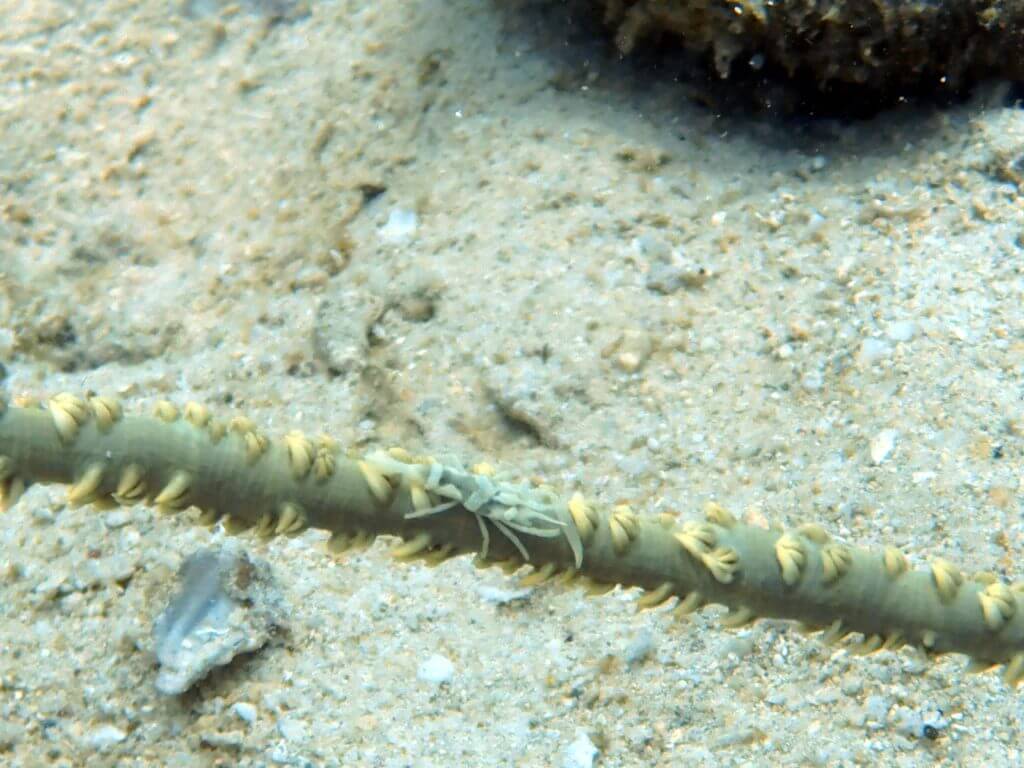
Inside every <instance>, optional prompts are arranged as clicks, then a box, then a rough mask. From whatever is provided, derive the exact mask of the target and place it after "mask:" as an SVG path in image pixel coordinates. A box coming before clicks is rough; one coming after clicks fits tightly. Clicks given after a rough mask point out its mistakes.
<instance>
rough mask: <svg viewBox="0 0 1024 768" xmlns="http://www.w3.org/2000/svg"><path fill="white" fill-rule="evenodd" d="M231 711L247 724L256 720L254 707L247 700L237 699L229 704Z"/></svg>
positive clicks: (251, 723)
mask: <svg viewBox="0 0 1024 768" xmlns="http://www.w3.org/2000/svg"><path fill="white" fill-rule="evenodd" d="M231 711H232V712H234V713H235V715H237V716H238V718H239V719H240V720H244V721H245V722H246V723H248V724H249V725H253V724H254V723H255V722H256V707H255V706H253V705H252V704H250V703H249V702H247V701H238V702H235V703H234V704H232V705H231Z"/></svg>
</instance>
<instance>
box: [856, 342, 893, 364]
mask: <svg viewBox="0 0 1024 768" xmlns="http://www.w3.org/2000/svg"><path fill="white" fill-rule="evenodd" d="M891 353H892V347H891V346H890V345H889V343H888V342H886V341H883V340H882V339H864V341H862V342H861V345H860V350H859V351H858V352H857V362H858V363H860V365H862V366H867V365H873V364H874V363H877V362H878V361H879V360H882V359H884V358H886V357H888V356H889V355H890V354H891Z"/></svg>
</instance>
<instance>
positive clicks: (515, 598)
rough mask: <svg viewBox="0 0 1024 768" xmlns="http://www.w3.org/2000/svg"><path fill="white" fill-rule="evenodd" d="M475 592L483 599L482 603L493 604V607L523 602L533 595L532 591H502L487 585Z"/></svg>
mask: <svg viewBox="0 0 1024 768" xmlns="http://www.w3.org/2000/svg"><path fill="white" fill-rule="evenodd" d="M476 591H477V594H478V595H480V597H482V598H483V600H484V602H487V603H493V604H494V605H508V604H509V603H515V602H521V601H525V600H527V599H528V598H529V597H530V595H531V594H533V590H532V589H502V588H500V587H492V586H489V585H487V584H484V585H482V586H480V587H478V588H477V590H476Z"/></svg>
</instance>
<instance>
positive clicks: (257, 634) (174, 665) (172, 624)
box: [153, 545, 285, 695]
mask: <svg viewBox="0 0 1024 768" xmlns="http://www.w3.org/2000/svg"><path fill="white" fill-rule="evenodd" d="M179 577H180V581H181V589H180V591H179V592H178V594H177V595H175V597H174V599H173V600H172V601H171V603H170V605H168V606H167V608H166V609H165V610H164V612H163V613H162V614H160V617H159V618H158V619H157V621H156V625H155V626H154V629H153V637H154V641H155V644H156V649H155V650H156V657H157V660H158V661H159V662H160V673H159V675H158V677H157V681H156V687H157V690H159V691H160V692H161V693H164V694H167V695H175V694H179V693H183V692H185V691H187V690H188V689H189V688H191V687H192V686H193V685H194V684H195V683H196V682H198V681H199V680H202V679H203V678H204V677H205V676H206V675H207V674H208V673H209V672H210V670H211V669H213V668H214V667H218V666H222V665H224V664H227V663H228V662H230V661H231V660H232V659H233V658H235V656H237V655H238V654H240V653H251V652H253V651H256V650H259V649H260V648H262V647H263V646H264V645H265V644H266V643H267V641H268V640H270V639H271V637H272V636H273V635H274V634H275V632H276V631H277V630H278V629H279V628H282V627H284V626H285V622H284V615H285V614H284V608H283V600H282V598H281V596H280V593H279V591H278V589H277V586H276V584H275V583H274V580H273V576H272V574H271V571H270V565H269V564H268V563H266V562H265V561H263V560H254V559H252V558H250V557H249V555H248V554H246V553H245V552H244V551H243V550H242V549H241V548H239V547H238V546H237V545H229V546H225V547H224V548H215V547H211V548H209V549H203V550H200V551H199V552H196V553H194V554H192V555H190V556H189V557H188V558H187V559H186V560H185V562H184V563H183V564H182V566H181V570H180V572H179Z"/></svg>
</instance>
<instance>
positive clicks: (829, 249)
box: [0, 0, 1024, 767]
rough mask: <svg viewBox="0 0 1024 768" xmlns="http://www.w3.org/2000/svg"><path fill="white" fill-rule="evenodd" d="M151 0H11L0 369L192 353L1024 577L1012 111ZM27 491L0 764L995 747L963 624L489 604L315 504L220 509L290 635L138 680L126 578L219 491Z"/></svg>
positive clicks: (98, 373)
mask: <svg viewBox="0 0 1024 768" xmlns="http://www.w3.org/2000/svg"><path fill="white" fill-rule="evenodd" d="M170 5H173V4H169V3H167V2H163V1H160V0H141V1H138V2H136V1H135V0H94V1H92V2H85V1H84V0H80V1H79V2H71V1H70V0H66V1H58V0H33V1H32V2H22V0H6V2H0V18H3V19H4V22H3V26H2V27H0V64H2V65H0V260H2V261H0V272H3V273H4V274H3V276H2V277H0V359H2V360H3V362H4V365H5V366H6V370H7V380H6V382H5V384H6V387H7V388H8V390H9V391H10V392H12V393H20V392H31V393H36V394H51V393H55V392H59V391H62V390H72V391H82V390H85V389H95V390H97V391H103V392H109V393H114V394H119V395H120V396H121V397H123V398H124V399H125V401H126V402H127V404H128V407H129V408H135V409H144V408H148V407H149V406H150V404H151V403H152V401H153V400H155V399H157V398H162V397H169V398H172V399H174V400H177V401H179V402H184V401H185V400H187V399H199V400H202V401H204V402H207V403H208V404H210V405H211V407H215V408H216V409H218V410H222V411H230V410H232V409H238V410H240V411H244V412H245V413H247V414H248V415H250V416H252V417H253V418H255V419H256V420H258V421H259V422H261V423H263V424H264V425H266V427H267V428H268V430H269V431H271V432H274V433H278V434H280V433H282V432H284V431H286V430H287V429H289V428H292V427H298V428H302V429H306V430H308V431H311V432H319V431H326V432H329V433H330V434H332V435H334V436H336V437H338V438H339V439H340V440H341V441H343V443H345V444H347V445H353V446H355V447H366V446H369V445H375V444H387V445H391V444H401V445H404V446H406V447H408V448H410V449H413V450H430V451H434V452H438V453H451V454H455V455H458V456H461V457H463V458H465V459H467V460H476V459H479V458H487V459H488V460H490V461H492V462H494V463H497V464H499V465H500V466H502V467H512V468H515V469H517V470H518V471H520V472H522V473H523V474H524V475H537V476H543V477H545V478H546V479H547V480H548V481H549V482H551V483H552V484H555V485H557V486H559V487H560V488H563V489H565V490H566V491H567V492H569V491H572V490H574V489H577V488H580V489H585V490H586V491H587V492H588V494H590V495H593V496H595V497H597V498H598V499H600V500H601V501H603V502H606V503H610V502H618V501H629V502H630V503H632V504H634V505H635V506H636V507H638V508H642V509H648V510H675V511H679V512H680V513H681V514H683V515H686V516H694V515H697V514H699V511H700V508H701V506H702V504H703V503H704V502H705V501H706V500H709V499H715V500H717V501H719V502H721V503H722V504H724V505H726V506H727V507H729V508H731V509H733V510H735V511H736V512H737V513H739V514H743V515H745V516H747V517H748V518H750V519H756V520H761V519H770V520H774V521H779V522H782V523H785V524H793V523H798V522H804V521H807V520H812V519H813V520H817V521H819V522H820V523H822V524H823V525H825V526H826V527H827V528H828V529H829V530H831V531H833V532H834V533H835V534H836V535H838V536H841V537H844V538H847V539H848V540H850V541H855V542H858V543H865V544H883V543H884V544H893V545H896V546H899V547H901V548H903V549H904V550H905V551H906V552H908V554H909V555H910V556H911V559H912V561H913V562H914V563H916V564H919V565H920V564H921V563H923V562H924V561H925V560H926V559H927V558H929V557H932V556H936V555H942V556H944V557H947V558H949V559H952V560H954V561H956V562H958V563H959V564H961V565H962V566H963V567H964V569H965V570H966V571H968V572H972V571H976V570H995V571H997V572H999V573H1000V574H1001V575H1002V576H1003V577H1004V578H1009V579H1013V578H1020V577H1021V573H1020V571H1019V568H1018V566H1017V563H1016V560H1017V555H1018V553H1019V552H1020V550H1021V547H1022V543H1024V542H1022V536H1024V527H1022V525H1021V522H1020V511H1021V501H1020V498H1021V493H1022V488H1021V482H1022V471H1021V468H1022V463H1024V462H1022V456H1024V437H1022V435H1024V403H1022V395H1024V390H1022V378H1024V310H1022V306H1024V274H1022V270H1021V264H1022V263H1024V261H1022V257H1024V252H1022V240H1024V197H1022V190H1021V188H1020V187H1019V186H1016V185H1015V184H1014V182H1013V180H1012V178H1013V174H1014V173H1017V174H1018V176H1017V179H1018V181H1019V178H1020V176H1019V174H1021V173H1024V168H1022V167H1021V166H1022V165H1024V160H1021V157H1022V156H1024V111H1021V110H1019V109H1016V110H1015V109H1010V108H1001V107H998V106H990V107H986V106H985V105H984V104H983V103H981V101H982V96H980V95H979V97H978V98H977V99H976V100H975V101H974V102H972V103H970V104H967V105H964V106H962V107H958V108H954V109H948V110H945V111H941V112H936V111H930V110H921V111H914V112H912V113H890V114H888V115H884V116H882V117H880V118H878V119H876V120H874V121H872V122H870V123H862V124H857V125H854V126H839V125H834V124H823V123H818V124H816V125H814V126H813V127H810V128H804V129H802V128H800V127H798V126H796V125H795V124H794V123H792V122H787V121H783V120H774V121H772V120H768V119H752V118H749V117H743V116H737V117H732V118H720V117H716V116H715V115H714V114H713V113H712V112H709V111H707V110H706V109H705V108H702V107H699V106H694V105H691V104H689V103H687V101H686V99H685V94H684V92H683V90H682V89H681V88H680V87H678V86H677V85H675V84H673V83H672V82H660V81H658V80H656V79H654V78H652V76H651V75H650V73H644V72H640V71H637V70H636V69H635V68H631V67H630V66H628V65H624V64H622V63H620V62H618V61H617V60H616V57H615V56H614V55H612V54H610V53H609V51H608V50H607V49H606V48H605V46H604V44H603V43H602V42H600V41H594V40H592V39H588V38H587V37H586V36H584V35H581V34H579V32H578V30H576V31H573V32H572V34H570V35H569V38H570V39H569V42H568V43H566V42H565V38H566V37H567V35H566V32H567V30H569V27H567V26H566V25H565V23H564V19H563V14H562V13H561V12H560V11H557V10H556V11H549V10H545V9H546V8H547V4H545V3H493V2H487V1H485V0H416V1H415V2H402V1H400V0H381V2H366V1H364V0H336V1H334V0H321V1H320V2H314V3H309V4H308V8H309V11H310V13H309V14H307V15H303V14H302V13H297V14H293V15H292V17H289V18H286V19H284V20H283V21H282V22H281V23H277V24H270V23H268V20H267V16H266V14H265V13H260V12H259V11H258V10H255V9H254V6H257V5H260V4H258V3H252V4H248V5H247V4H243V5H242V7H241V8H240V9H238V11H237V12H234V13H231V12H224V11H223V8H222V6H221V5H220V4H219V3H217V2H214V0H195V1H194V2H192V3H191V5H189V4H187V3H186V4H184V5H183V6H180V7H179V8H178V10H177V11H175V10H169V8H168V6H170ZM262 5H264V6H265V5H268V3H266V2H264V3H262ZM278 5H279V6H281V7H284V4H282V3H278ZM556 5H557V4H556ZM189 10H191V13H188V12H186V11H189ZM584 62H587V63H586V65H584ZM556 85H557V87H555V86H556ZM723 87H724V86H723ZM1014 162H1016V166H1014V165H1013V164H1014ZM364 203H365V204H364ZM229 400H230V403H231V404H230V405H226V404H225V403H226V402H227V401H229ZM62 499H63V492H62V490H61V489H58V488H42V487H36V488H33V489H32V490H31V491H30V492H29V493H28V494H27V495H26V497H25V498H24V500H23V501H22V502H21V503H20V504H19V505H18V506H17V507H16V508H15V509H14V510H12V511H11V512H10V513H8V514H7V515H6V516H5V517H4V518H3V520H2V522H0V762H3V763H4V764H10V765H15V766H36V765H42V764H47V765H90V766H106V765H125V766H133V765H139V766H142V765H169V766H193V765H195V766H207V765H254V766H262V765H296V766H310V765H311V766H321V765H325V766H328V765H339V766H341V765H344V766H389V767H391V766H396V767H397V766H455V765H470V766H549V765H551V766H561V765H586V764H588V762H589V759H590V756H591V755H592V754H593V753H594V750H595V749H596V751H597V758H596V760H597V763H596V764H598V765H601V766H634V765H635V766H648V765H650V766H655V765H657V766H683V765H686V766H696V765H706V766H732V765H736V766H740V765H743V766H746V765H750V766H768V765H786V766H790V765H792V766H803V765H814V766H817V765H822V766H824V765H836V766H840V765H842V766H846V765H898V766H908V767H909V766H932V765H935V764H937V763H938V764H947V765H954V764H956V765H968V766H973V765H977V766H982V765H985V766H1015V765H1020V764H1021V761H1022V759H1024V757H1022V749H1021V747H1020V743H1021V734H1020V728H1021V726H1020V723H1021V720H1022V716H1024V708H1022V705H1021V701H1022V698H1021V696H1020V695H1019V694H1016V693H1014V692H1013V691H1011V690H1009V689H1007V688H1006V687H1005V686H1004V685H1003V684H1002V683H1001V682H1000V680H999V677H998V675H997V674H993V673H988V674H984V675H981V676H973V677H968V676H966V675H965V673H964V672H963V659H962V658H949V659H942V660H940V661H939V662H938V663H927V662H923V661H921V660H920V659H919V658H917V657H916V656H915V655H914V654H913V653H911V652H910V651H909V650H904V651H901V652H900V653H897V654H891V653H883V654H879V655H876V656H873V657H870V658H868V659H860V658H856V657H853V656H852V655H851V654H850V653H849V652H848V650H844V649H841V648H840V649H833V648H826V647H824V646H823V645H822V644H821V643H820V642H819V641H818V640H815V639H805V638H803V637H801V636H799V635H798V634H797V632H796V631H795V630H794V628H792V627H790V626H788V625H786V624H784V623H777V622H762V623H759V624H756V625H755V626H754V627H752V628H751V629H748V630H744V631H741V632H739V633H729V632H726V631H724V630H722V629H721V628H719V627H718V626H717V623H716V621H715V616H716V613H717V611H716V610H707V611H704V612H703V613H701V614H699V615H697V616H695V617H692V618H691V619H690V620H688V621H686V622H682V623H680V622H678V621H675V620H674V619H672V617H671V616H670V615H669V614H668V613H667V612H665V611H654V612H647V613H643V614H637V613H636V611H635V609H634V605H633V603H634V601H635V598H636V595H635V594H632V593H628V592H626V593H623V592H615V593H612V594H611V595H609V596H606V597H604V598H600V599H585V598H583V597H582V596H581V594H580V593H579V592H577V591H565V590H560V589H558V588H557V587H550V588H542V589H538V590H534V591H533V592H532V593H531V594H530V595H529V597H528V598H527V599H525V600H517V601H513V602H510V603H508V604H505V605H496V604H495V602H494V600H495V595H498V596H499V597H500V595H502V594H503V592H504V591H506V590H513V589H515V587H516V584H515V581H514V580H512V579H509V578H507V577H505V576H504V575H502V574H501V573H500V572H499V571H497V570H492V571H475V570H474V569H473V568H472V566H471V564H470V563H469V562H468V561H467V560H465V559H461V560H457V561H454V562H451V563H448V564H446V565H444V566H442V567H440V568H438V569H436V570H429V569H425V568H421V567H419V566H410V567H403V566H395V565H393V564H392V563H391V562H390V559H389V557H388V555H387V551H386V548H385V546H384V545H383V544H378V545H376V546H375V547H373V548H372V549H370V550H369V551H368V552H366V553H362V554H356V555H353V556H350V557H348V558H346V559H344V560H343V561H340V562H334V561H332V560H331V559H330V558H328V557H326V556H325V555H324V554H323V553H322V552H321V551H320V547H319V544H320V540H321V538H322V537H320V536H318V535H317V534H315V533H310V534H307V535H305V536H303V537H302V538H300V539H297V540H285V541H274V542H271V543H270V544H269V545H263V544H256V543H254V544H253V545H252V547H253V549H254V550H255V551H256V552H257V553H258V554H260V555H261V556H262V557H265V558H267V559H268V560H269V561H270V562H271V563H272V564H273V566H274V570H275V573H276V575H277V577H278V579H279V580H280V581H281V582H282V583H283V585H284V590H285V596H286V598H287V600H288V601H289V604H290V606H291V608H292V628H291V629H292V631H291V635H290V637H289V639H288V640H287V642H286V643H285V644H284V645H281V646H276V647H270V648H267V649H264V651H261V652H260V653H258V654H255V655H254V656H252V657H249V658H247V659H244V660H241V661H239V662H237V663H235V664H234V665H232V666H231V667H230V668H229V669H228V670H226V671H224V672H221V673H218V674H216V675H214V676H213V677H211V678H210V679H208V680H207V681H206V682H205V683H204V684H203V685H201V686H200V687H199V688H197V689H196V690H195V691H194V692H192V693H190V694H186V695H185V696H183V697H179V698H167V697H163V696H161V695H159V694H158V693H157V691H156V689H155V688H154V680H155V677H156V671H155V668H154V662H153V655H152V640H151V635H150V633H151V626H152V622H153V620H154V618H155V616H156V615H157V614H158V613H159V612H160V610H161V609H162V608H163V606H164V604H165V602H166V600H167V598H168V595H169V594H170V591H171V589H172V587H173V574H174V572H175V570H176V568H177V566H178V564H179V563H180V562H181V560H182V559H183V558H184V557H185V556H186V555H187V554H188V553H189V552H192V551H194V550H195V549H196V548H198V547H199V546H201V545H203V544H204V543H206V542H208V541H209V540H210V539H211V538H216V537H218V536H220V535H221V534H210V533H208V532H207V531H205V530H202V529H196V528H192V527H190V526H188V525H186V524H185V522H184V521H182V520H176V519H169V520H168V519H158V518H156V517H155V516H154V515H153V514H152V513H151V512H150V511H148V510H146V509H142V508H138V509H132V510H129V511H128V514H123V513H121V512H115V513H98V512H94V511H92V510H75V511H72V510H68V509H66V508H65V507H64V505H63V501H62ZM112 515H114V516H112ZM445 660H447V661H448V662H450V664H451V668H450V669H449V667H448V666H447V665H446V664H445V663H444V661H445ZM631 660H632V661H631ZM236 705H237V706H236ZM253 708H254V709H253ZM935 708H939V709H941V710H942V712H943V716H942V717H941V718H940V717H938V716H937V715H936V714H934V713H932V712H931V711H932V710H934V709H935ZM254 711H255V716H253V712H254ZM250 720H251V721H252V722H251V723H250V722H249V721H250ZM925 722H935V723H936V724H938V726H939V728H940V730H939V738H938V740H935V741H931V740H929V739H927V738H920V737H919V736H920V734H921V732H922V726H923V724H924V723H925Z"/></svg>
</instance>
